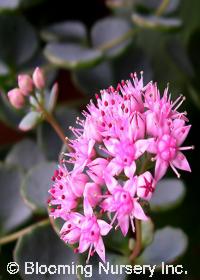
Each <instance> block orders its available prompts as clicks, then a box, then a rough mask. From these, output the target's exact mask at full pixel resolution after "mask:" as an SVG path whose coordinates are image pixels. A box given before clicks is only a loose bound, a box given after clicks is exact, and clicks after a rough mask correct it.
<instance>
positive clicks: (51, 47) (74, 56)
mask: <svg viewBox="0 0 200 280" xmlns="http://www.w3.org/2000/svg"><path fill="white" fill-rule="evenodd" d="M44 54H45V56H46V57H47V59H48V60H49V61H50V62H51V63H53V64H55V65H57V66H59V67H63V68H67V69H80V68H85V67H91V66H93V65H96V64H97V63H99V62H100V61H101V59H102V52H101V51H98V50H93V49H89V48H87V47H83V46H81V45H79V44H75V43H66V44H64V43H49V44H48V45H47V46H46V48H45V50H44Z"/></svg>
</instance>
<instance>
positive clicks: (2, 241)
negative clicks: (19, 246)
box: [0, 218, 49, 245]
mask: <svg viewBox="0 0 200 280" xmlns="http://www.w3.org/2000/svg"><path fill="white" fill-rule="evenodd" d="M48 223H49V218H47V219H45V220H42V221H40V222H37V223H35V224H33V225H31V226H28V227H26V228H24V229H21V230H19V231H17V232H14V233H12V234H10V235H7V236H5V237H2V238H0V245H3V244H7V243H10V242H13V241H15V240H17V239H18V238H19V237H22V236H23V235H25V234H26V233H29V232H30V231H32V230H33V229H34V228H35V227H38V226H42V225H47V224H48Z"/></svg>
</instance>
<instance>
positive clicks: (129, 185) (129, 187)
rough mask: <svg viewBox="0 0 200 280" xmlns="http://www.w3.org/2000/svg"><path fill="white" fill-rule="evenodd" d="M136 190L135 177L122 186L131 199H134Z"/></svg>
mask: <svg viewBox="0 0 200 280" xmlns="http://www.w3.org/2000/svg"><path fill="white" fill-rule="evenodd" d="M136 188H137V176H135V177H134V178H133V179H130V180H127V181H126V183H125V184H124V190H126V191H128V192H129V193H130V195H131V196H132V197H134V195H135V192H136Z"/></svg>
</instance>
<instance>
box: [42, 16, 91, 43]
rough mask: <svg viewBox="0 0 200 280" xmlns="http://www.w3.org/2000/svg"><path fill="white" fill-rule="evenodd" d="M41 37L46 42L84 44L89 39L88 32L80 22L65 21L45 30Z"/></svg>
mask: <svg viewBox="0 0 200 280" xmlns="http://www.w3.org/2000/svg"><path fill="white" fill-rule="evenodd" d="M41 36H42V38H43V39H44V40H45V41H70V42H84V41H85V40H86V38H87V30H86V27H85V25H84V24H83V23H82V22H80V21H64V22H58V23H54V24H52V25H50V26H48V27H46V28H44V29H43V30H42V31H41Z"/></svg>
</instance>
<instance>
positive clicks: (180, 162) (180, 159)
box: [172, 152, 191, 172]
mask: <svg viewBox="0 0 200 280" xmlns="http://www.w3.org/2000/svg"><path fill="white" fill-rule="evenodd" d="M172 164H173V165H174V166H175V167H176V168H179V169H181V170H185V171H188V172H191V168H190V165H189V163H188V161H187V159H186V157H185V156H184V154H183V153H181V152H178V153H177V156H176V158H175V159H174V160H173V161H172Z"/></svg>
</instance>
